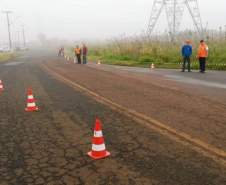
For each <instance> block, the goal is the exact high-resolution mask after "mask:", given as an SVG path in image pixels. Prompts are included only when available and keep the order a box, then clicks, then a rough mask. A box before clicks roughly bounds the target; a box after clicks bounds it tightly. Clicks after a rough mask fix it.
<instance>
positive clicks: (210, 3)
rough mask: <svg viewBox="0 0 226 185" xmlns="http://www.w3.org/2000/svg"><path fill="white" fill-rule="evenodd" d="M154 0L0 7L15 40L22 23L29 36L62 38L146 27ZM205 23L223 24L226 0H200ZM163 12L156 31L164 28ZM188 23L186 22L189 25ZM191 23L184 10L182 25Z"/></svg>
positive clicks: (2, 35) (47, 0)
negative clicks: (10, 13)
mask: <svg viewBox="0 0 226 185" xmlns="http://www.w3.org/2000/svg"><path fill="white" fill-rule="evenodd" d="M153 2H154V0H0V10H12V11H13V14H12V15H10V17H11V22H12V35H13V38H14V40H15V39H16V37H17V33H18V31H20V30H21V25H22V24H24V25H25V28H26V35H27V37H28V39H29V40H33V39H36V38H37V35H38V34H39V33H44V34H45V35H46V36H47V37H49V38H50V37H57V38H61V39H72V40H76V39H83V38H84V39H85V38H86V39H106V38H111V37H117V36H119V35H123V34H126V35H133V34H139V33H141V32H142V31H144V30H146V28H147V23H148V19H149V16H150V12H151V8H152V4H153ZM199 6H200V11H201V15H202V20H203V23H204V26H205V25H206V23H207V22H208V28H217V29H218V28H219V26H224V25H226V0H199ZM165 19H166V17H165V13H163V14H162V16H161V17H160V23H159V24H158V25H157V27H156V29H155V31H160V30H166V29H167V25H166V21H165ZM188 25H189V26H188ZM185 27H189V28H190V27H192V21H191V19H190V17H189V14H188V12H187V11H185V14H184V17H183V23H182V27H181V29H184V28H185ZM4 40H7V29H6V19H5V15H4V14H2V13H1V14H0V42H3V41H4Z"/></svg>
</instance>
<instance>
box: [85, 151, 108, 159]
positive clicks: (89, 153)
mask: <svg viewBox="0 0 226 185" xmlns="http://www.w3.org/2000/svg"><path fill="white" fill-rule="evenodd" d="M87 154H88V156H90V157H91V158H93V159H103V158H106V157H108V156H110V155H111V153H110V152H108V151H106V153H105V155H104V156H99V157H97V156H93V155H92V151H90V152H88V153H87Z"/></svg>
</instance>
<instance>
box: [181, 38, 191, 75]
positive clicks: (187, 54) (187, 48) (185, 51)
mask: <svg viewBox="0 0 226 185" xmlns="http://www.w3.org/2000/svg"><path fill="white" fill-rule="evenodd" d="M181 52H182V56H183V65H182V70H181V71H182V72H184V71H185V68H186V64H187V67H188V72H191V55H192V46H191V44H190V41H189V40H187V41H186V42H185V45H184V46H183V47H182V51H181Z"/></svg>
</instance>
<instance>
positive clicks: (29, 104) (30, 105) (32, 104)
mask: <svg viewBox="0 0 226 185" xmlns="http://www.w3.org/2000/svg"><path fill="white" fill-rule="evenodd" d="M35 106H36V105H35V103H34V102H33V103H27V107H35Z"/></svg>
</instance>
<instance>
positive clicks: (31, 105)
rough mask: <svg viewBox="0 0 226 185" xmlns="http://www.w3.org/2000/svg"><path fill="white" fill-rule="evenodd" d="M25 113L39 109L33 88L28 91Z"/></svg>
mask: <svg viewBox="0 0 226 185" xmlns="http://www.w3.org/2000/svg"><path fill="white" fill-rule="evenodd" d="M25 111H27V112H33V111H38V107H37V106H36V104H35V99H34V95H33V92H32V89H31V88H29V89H28V90H27V107H26V108H25Z"/></svg>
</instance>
